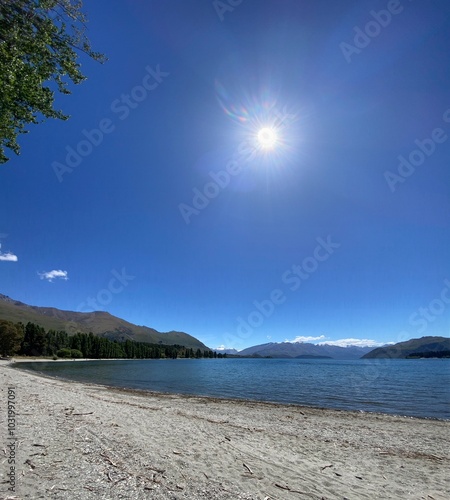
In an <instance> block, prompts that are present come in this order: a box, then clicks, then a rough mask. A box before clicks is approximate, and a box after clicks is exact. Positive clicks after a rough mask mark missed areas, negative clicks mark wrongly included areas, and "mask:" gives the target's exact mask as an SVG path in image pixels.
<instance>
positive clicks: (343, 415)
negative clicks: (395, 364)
mask: <svg viewBox="0 0 450 500" xmlns="http://www.w3.org/2000/svg"><path fill="white" fill-rule="evenodd" d="M11 364H12V363H7V362H5V363H0V380H2V384H1V386H2V397H3V400H4V401H6V398H5V393H4V392H5V391H6V390H7V387H9V386H11V385H13V387H15V391H16V398H17V403H16V408H17V417H16V418H17V429H18V434H19V442H20V446H18V449H17V456H18V460H17V466H16V467H17V490H16V492H15V493H14V495H16V496H17V497H18V498H20V499H25V498H26V499H34V498H39V497H41V498H52V499H53V498H55V499H59V498H61V499H63V498H67V499H71V498H73V499H75V498H77V499H78V498H79V499H81V500H87V499H91V498H92V499H94V498H99V497H101V498H110V499H115V498H132V499H134V498H136V499H140V498H158V499H159V498H161V499H165V498H167V499H169V498H170V499H187V498H189V499H197V498H198V499H200V498H201V499H205V498H211V499H215V498H217V499H255V500H256V499H260V500H263V499H264V498H267V499H277V500H278V499H291V498H314V499H319V500H320V499H321V498H326V499H327V500H328V499H332V498H340V499H342V498H343V497H347V498H358V499H360V498H361V499H365V498H367V499H369V498H370V499H373V498H380V499H381V498H383V499H385V498H399V499H400V498H406V497H408V498H414V499H416V498H417V499H420V498H426V497H427V495H429V496H431V497H433V498H434V499H436V500H439V499H444V498H448V497H449V496H450V485H449V484H448V480H447V471H448V466H449V464H450V456H449V452H448V450H449V449H450V422H449V421H441V420H431V419H421V418H414V417H398V416H392V415H386V414H374V413H360V412H355V411H347V410H332V409H319V408H312V407H303V406H302V407H300V406H297V405H286V404H281V403H271V402H259V401H250V400H234V399H233V400H227V399H221V398H212V397H204V396H193V395H177V394H167V393H154V392H150V391H143V390H141V389H126V388H118V387H110V386H103V385H97V384H91V383H87V384H85V383H81V382H76V381H70V380H66V379H57V378H54V377H49V376H42V375H41V374H35V373H33V372H29V371H26V370H23V369H12V367H11V366H8V365H11ZM4 420H5V416H4V412H3V414H2V415H1V417H0V426H1V427H2V431H1V433H2V442H3V443H5V436H4V429H5V421H4ZM0 467H1V474H2V481H4V480H5V477H4V475H5V462H4V463H3V464H2V465H0ZM4 489H6V486H5V485H4V484H3V483H1V485H0V492H3V491H4ZM300 492H301V493H300ZM5 493H7V491H5ZM38 493H39V495H38ZM10 494H11V495H12V494H13V493H10ZM0 497H1V495H0Z"/></svg>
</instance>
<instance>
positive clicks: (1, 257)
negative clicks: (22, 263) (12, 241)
mask: <svg viewBox="0 0 450 500" xmlns="http://www.w3.org/2000/svg"><path fill="white" fill-rule="evenodd" d="M1 236H5V235H3V234H2V235H1ZM1 248H2V245H1V244H0V261H3V262H17V261H18V260H19V258H18V257H17V255H14V254H13V253H11V252H6V253H3V252H2V251H1Z"/></svg>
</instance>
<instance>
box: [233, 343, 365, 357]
mask: <svg viewBox="0 0 450 500" xmlns="http://www.w3.org/2000/svg"><path fill="white" fill-rule="evenodd" d="M372 350H373V347H359V346H348V347H340V346H334V345H328V344H321V345H317V344H309V343H307V342H281V343H276V342H270V343H268V344H261V345H256V346H253V347H248V348H247V349H243V350H242V351H239V353H238V355H239V356H254V357H271V358H318V357H320V358H333V359H359V358H361V357H362V356H363V355H364V354H367V353H368V352H370V351H372Z"/></svg>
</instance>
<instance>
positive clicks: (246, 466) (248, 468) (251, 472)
mask: <svg viewBox="0 0 450 500" xmlns="http://www.w3.org/2000/svg"><path fill="white" fill-rule="evenodd" d="M242 465H243V466H244V467H245V468H246V469H247V470H248V471H249V472H250V474H253V471H252V469H250V467H249V466H248V465H247V464H242Z"/></svg>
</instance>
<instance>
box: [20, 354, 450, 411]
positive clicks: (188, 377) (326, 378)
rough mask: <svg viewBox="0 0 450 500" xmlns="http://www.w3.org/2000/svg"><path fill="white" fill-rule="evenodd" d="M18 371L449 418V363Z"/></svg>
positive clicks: (245, 363)
mask: <svg viewBox="0 0 450 500" xmlns="http://www.w3.org/2000/svg"><path fill="white" fill-rule="evenodd" d="M18 366H19V363H18V364H17V365H16V367H18ZM20 368H24V369H28V370H34V371H38V372H42V373H44V374H47V375H50V376H54V377H61V378H67V379H71V380H77V381H84V382H92V383H96V384H103V385H110V386H117V387H130V388H134V389H144V390H150V391H158V392H169V393H179V394H195V395H203V396H215V397H224V398H241V399H252V400H259V401H273V402H279V403H293V404H298V405H305V406H314V407H323V408H338V409H345V410H362V411H369V412H381V413H390V414H395V415H407V416H415V417H431V418H440V419H450V359H423V360H421V359H417V360H354V361H337V360H328V359H326V360H325V359H320V360H305V359H303V360H299V359H233V358H228V359H177V360H120V361H88V362H74V361H67V362H57V363H55V362H51V361H50V362H48V363H47V362H46V363H20Z"/></svg>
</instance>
